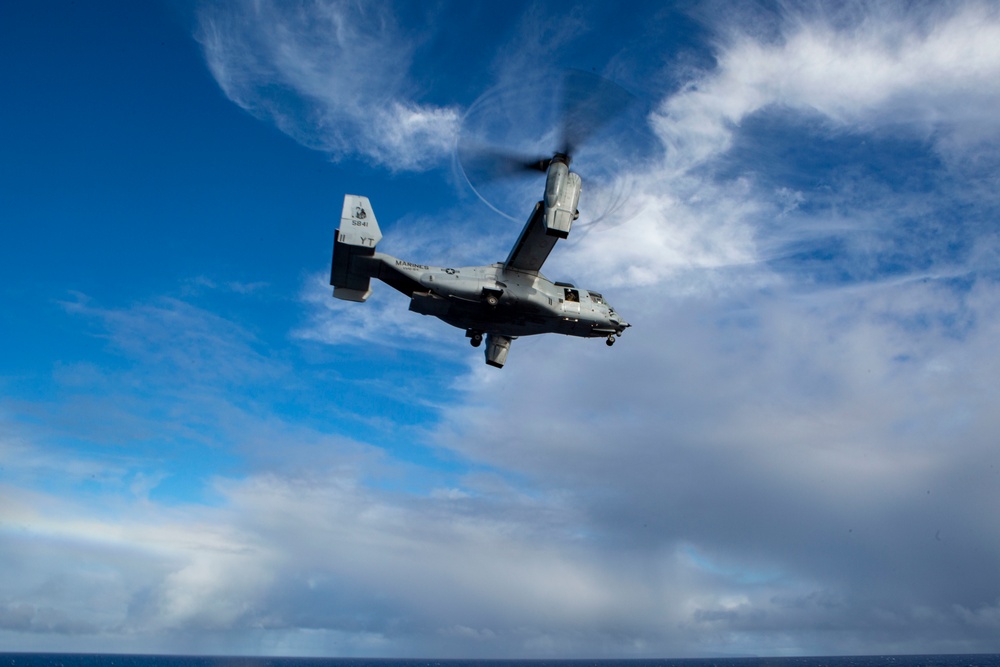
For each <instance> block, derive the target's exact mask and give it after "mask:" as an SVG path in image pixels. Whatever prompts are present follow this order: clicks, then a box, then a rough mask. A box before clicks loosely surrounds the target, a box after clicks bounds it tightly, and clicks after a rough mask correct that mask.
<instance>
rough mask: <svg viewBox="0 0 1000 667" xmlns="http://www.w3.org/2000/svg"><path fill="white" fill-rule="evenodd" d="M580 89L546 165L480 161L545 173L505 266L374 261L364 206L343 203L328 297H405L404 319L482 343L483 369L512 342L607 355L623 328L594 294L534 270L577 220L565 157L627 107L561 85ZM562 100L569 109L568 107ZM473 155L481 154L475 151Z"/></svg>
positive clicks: (607, 89)
mask: <svg viewBox="0 0 1000 667" xmlns="http://www.w3.org/2000/svg"><path fill="white" fill-rule="evenodd" d="M569 83H582V84H584V85H585V86H586V88H587V92H586V94H585V95H584V96H582V97H579V96H578V97H577V98H574V99H568V98H569V95H567V94H565V93H564V96H563V105H562V116H563V119H562V121H561V122H562V133H561V134H562V136H561V141H560V146H559V149H558V150H557V151H556V152H555V153H554V154H550V157H544V158H540V159H539V158H531V159H524V158H523V157H513V156H511V155H505V154H502V153H500V152H497V151H490V152H489V153H488V154H479V155H477V156H476V158H477V159H479V158H482V157H483V156H484V155H485V157H486V158H487V159H488V161H491V162H493V163H495V164H496V165H497V166H500V167H501V170H502V171H506V172H508V173H513V172H517V171H535V172H539V171H540V172H544V173H545V174H546V179H545V192H544V197H543V198H542V201H539V202H538V203H537V204H535V207H534V210H533V211H532V212H531V215H530V216H529V217H528V221H527V223H525V225H524V228H523V229H522V230H521V235H520V236H519V237H518V239H517V241H516V242H515V243H514V247H513V248H512V249H511V251H510V254H509V255H508V256H507V259H506V260H505V261H503V262H498V263H496V264H491V265H489V266H466V267H437V266H426V265H424V264H415V263H413V262H408V261H405V260H402V259H397V258H396V257H392V256H390V255H386V254H384V253H381V252H377V251H376V246H377V245H378V242H379V241H380V240H381V239H382V232H381V231H380V230H379V226H378V222H377V221H376V219H375V214H374V213H373V212H372V207H371V203H370V202H369V201H368V198H367V197H363V196H359V195H347V196H345V197H344V208H343V212H342V213H341V217H340V228H339V229H338V230H337V235H336V239H335V241H334V245H333V262H332V269H331V272H330V284H331V285H333V288H334V289H333V296H334V297H336V298H338V299H345V300H348V301H359V302H363V301H365V300H367V299H368V297H369V296H370V295H371V293H372V290H371V279H372V278H376V279H378V280H381V281H382V282H384V283H386V284H387V285H389V286H390V287H393V288H395V289H397V290H399V291H400V292H402V293H403V294H405V295H406V296H408V297H410V310H412V311H414V312H417V313H421V314H423V315H433V316H434V317H437V318H439V319H441V320H442V321H444V322H446V323H448V324H450V325H452V326H454V327H458V328H459V329H464V330H465V335H466V337H468V338H469V339H470V341H471V343H472V346H473V347H479V346H480V345H481V344H482V342H483V338H484V337H485V339H486V350H485V352H486V363H487V364H489V365H491V366H495V367H497V368H502V367H503V365H504V363H506V361H507V353H508V352H509V351H510V344H511V341H513V340H514V339H516V338H518V337H519V336H532V335H535V334H543V333H560V334H565V335H567V336H579V337H582V338H605V339H606V340H607V344H608V345H609V346H610V345H613V344H614V342H615V338H616V337H617V336H621V334H622V332H623V331H625V329H626V328H628V327H629V326H630V325H629V324H628V322H626V321H625V320H624V319H623V318H622V317H621V316H620V315H619V314H618V313H616V312H615V310H614V308H612V307H611V305H610V304H609V303H608V302H607V301H605V300H604V297H603V296H601V294H599V293H597V292H592V291H588V290H584V289H580V288H578V287H576V286H574V285H572V284H570V283H565V282H553V281H551V280H549V279H548V278H546V277H545V276H543V275H542V273H541V269H542V265H543V264H544V263H545V260H546V259H547V258H548V256H549V253H551V252H552V249H553V248H554V247H555V244H556V242H557V241H558V240H559V239H564V238H566V237H567V236H568V235H569V232H570V227H571V226H572V224H573V221H574V220H576V219H577V218H578V217H579V210H578V209H577V206H578V204H579V201H580V191H581V189H582V180H581V178H580V176H579V174H577V173H575V172H573V171H570V163H571V162H572V158H571V153H572V152H573V150H574V148H575V147H576V146H577V145H579V142H580V141H581V140H582V139H583V138H585V137H586V136H587V135H589V134H591V133H592V132H593V131H594V129H595V128H596V127H597V126H599V125H601V124H603V123H604V122H605V121H606V120H607V118H606V117H607V116H608V112H607V111H606V109H608V108H609V107H608V105H607V104H605V101H607V100H609V99H610V100H612V101H613V103H614V104H613V106H614V111H613V113H620V109H621V108H622V107H623V106H624V105H625V104H627V102H628V100H627V99H626V96H627V95H628V94H627V93H625V91H624V90H622V89H620V88H618V87H617V86H615V84H612V83H611V82H608V81H606V80H604V79H600V78H599V77H596V76H594V75H590V74H586V73H582V72H570V73H569V75H568V76H567V77H566V79H565V81H564V91H565V90H568V89H569V86H568V84H569ZM567 100H568V101H567ZM476 152H477V153H481V152H480V151H478V149H477V151H476Z"/></svg>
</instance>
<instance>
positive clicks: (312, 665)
mask: <svg viewBox="0 0 1000 667" xmlns="http://www.w3.org/2000/svg"><path fill="white" fill-rule="evenodd" d="M0 667H1000V654H989V655H869V656H832V657H808V658H805V657H802V658H692V659H683V660H417V659H413V660H397V659H389V658H386V659H373V658H263V657H217V656H175V655H169V656H168V655H115V654H104V655H102V654H84V653H78V654H74V653H0Z"/></svg>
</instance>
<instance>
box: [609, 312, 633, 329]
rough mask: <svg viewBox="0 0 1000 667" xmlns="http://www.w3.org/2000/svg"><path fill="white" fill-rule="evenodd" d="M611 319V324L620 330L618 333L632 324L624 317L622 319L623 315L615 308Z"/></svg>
mask: <svg viewBox="0 0 1000 667" xmlns="http://www.w3.org/2000/svg"><path fill="white" fill-rule="evenodd" d="M610 320H611V324H612V325H613V326H614V327H615V329H617V330H618V333H621V332H623V331H625V330H626V329H628V328H629V327H630V326H632V325H631V324H629V323H628V322H626V321H625V320H624V319H622V316H621V315H619V314H618V313H616V312H615V311H613V310H612V311H611V316H610Z"/></svg>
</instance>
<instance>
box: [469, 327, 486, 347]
mask: <svg viewBox="0 0 1000 667" xmlns="http://www.w3.org/2000/svg"><path fill="white" fill-rule="evenodd" d="M465 335H466V336H467V337H468V338H469V344H470V345H472V347H479V346H480V345H482V344H483V334H482V333H481V332H479V331H473V330H472V329H469V330H468V331H466V332H465Z"/></svg>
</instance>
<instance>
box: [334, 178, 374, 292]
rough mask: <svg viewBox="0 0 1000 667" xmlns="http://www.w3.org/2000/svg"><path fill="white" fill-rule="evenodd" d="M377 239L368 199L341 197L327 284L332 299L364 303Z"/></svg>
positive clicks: (369, 286)
mask: <svg viewBox="0 0 1000 667" xmlns="http://www.w3.org/2000/svg"><path fill="white" fill-rule="evenodd" d="M381 240H382V232H381V230H380V229H379V228H378V221H377V220H376V219H375V213H374V212H373V211H372V205H371V202H369V201H368V197H361V196H359V195H345V196H344V208H343V210H342V211H341V214H340V229H338V230H337V237H336V239H335V240H334V242H333V262H332V266H331V268H330V284H331V285H333V295H334V296H335V297H337V298H338V299H346V300H347V301H365V300H366V299H368V297H369V296H371V293H372V290H371V267H372V266H373V262H372V261H371V260H370V258H371V257H372V255H374V254H375V246H376V245H377V244H378V242H379V241H381Z"/></svg>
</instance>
